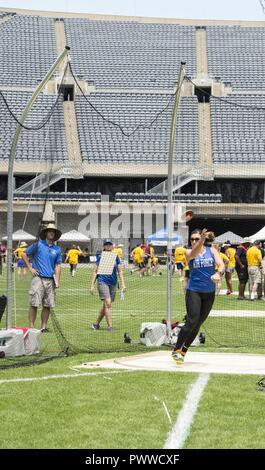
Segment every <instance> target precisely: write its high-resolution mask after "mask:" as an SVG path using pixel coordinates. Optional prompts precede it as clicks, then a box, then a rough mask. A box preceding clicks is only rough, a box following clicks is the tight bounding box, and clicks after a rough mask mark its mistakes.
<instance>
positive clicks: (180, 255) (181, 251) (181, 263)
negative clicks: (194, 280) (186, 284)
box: [175, 246, 186, 280]
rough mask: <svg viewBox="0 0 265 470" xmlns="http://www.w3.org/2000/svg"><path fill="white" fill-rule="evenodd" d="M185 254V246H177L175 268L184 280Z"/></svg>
mask: <svg viewBox="0 0 265 470" xmlns="http://www.w3.org/2000/svg"><path fill="white" fill-rule="evenodd" d="M185 253H186V248H184V246H177V247H176V248H175V266H176V268H177V272H178V274H179V276H180V278H181V279H182V280H183V278H184V268H185V265H186V256H185Z"/></svg>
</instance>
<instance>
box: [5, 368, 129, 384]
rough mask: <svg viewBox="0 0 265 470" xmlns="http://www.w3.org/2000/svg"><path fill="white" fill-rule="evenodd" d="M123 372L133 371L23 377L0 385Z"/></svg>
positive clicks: (8, 380)
mask: <svg viewBox="0 0 265 470" xmlns="http://www.w3.org/2000/svg"><path fill="white" fill-rule="evenodd" d="M124 372H135V371H134V370H121V371H119V370H117V371H116V370H115V371H110V372H81V373H76V374H57V375H46V376H43V377H24V378H18V379H2V380H0V385H2V384H6V383H19V382H40V381H42V380H54V379H76V378H79V377H89V376H95V375H110V374H122V373H124Z"/></svg>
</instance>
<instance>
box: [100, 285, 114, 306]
mask: <svg viewBox="0 0 265 470" xmlns="http://www.w3.org/2000/svg"><path fill="white" fill-rule="evenodd" d="M116 290H117V285H115V286H109V285H108V284H105V283H104V282H98V293H99V297H100V299H101V300H105V299H111V301H112V302H114V300H115V295H116Z"/></svg>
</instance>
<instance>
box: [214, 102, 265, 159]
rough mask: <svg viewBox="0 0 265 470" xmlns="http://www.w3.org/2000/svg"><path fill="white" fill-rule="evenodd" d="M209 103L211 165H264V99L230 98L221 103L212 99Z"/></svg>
mask: <svg viewBox="0 0 265 470" xmlns="http://www.w3.org/2000/svg"><path fill="white" fill-rule="evenodd" d="M227 101H229V103H232V104H229V103H227ZM210 103H211V129H212V149H213V161H214V163H219V164H242V163H243V164H247V163H251V164H259V165H260V164H261V163H263V164H264V163H265V144H264V133H265V124H264V119H263V116H264V113H265V96H264V95H243V94H240V95H230V96H228V97H226V98H224V99H222V100H217V99H213V98H211V101H210ZM233 104H234V105H235V106H233ZM240 106H244V108H241V107H240ZM247 107H251V108H255V107H257V108H264V110H263V111H262V110H258V109H257V110H255V109H248V108H247Z"/></svg>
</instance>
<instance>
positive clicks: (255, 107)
mask: <svg viewBox="0 0 265 470" xmlns="http://www.w3.org/2000/svg"><path fill="white" fill-rule="evenodd" d="M184 78H185V79H186V80H188V81H189V82H190V83H191V84H192V85H194V86H195V87H196V88H197V90H200V91H202V92H203V93H204V94H205V95H208V96H211V98H213V99H215V100H218V101H221V102H223V103H225V104H228V105H231V106H234V107H236V108H242V109H252V110H255V111H265V108H263V107H260V106H248V105H245V104H239V103H234V102H233V101H229V100H226V99H225V98H222V97H221V96H215V95H212V94H211V93H209V92H208V91H206V90H205V89H204V88H200V87H199V86H197V85H196V83H194V82H193V81H192V80H191V79H190V78H189V77H187V76H185V77H184ZM256 96H259V95H256Z"/></svg>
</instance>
